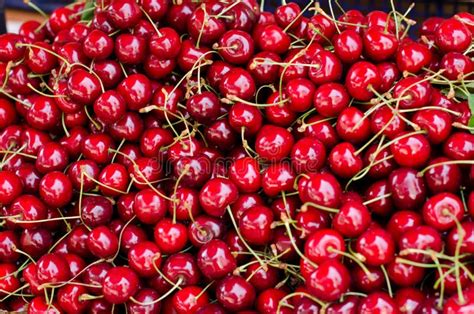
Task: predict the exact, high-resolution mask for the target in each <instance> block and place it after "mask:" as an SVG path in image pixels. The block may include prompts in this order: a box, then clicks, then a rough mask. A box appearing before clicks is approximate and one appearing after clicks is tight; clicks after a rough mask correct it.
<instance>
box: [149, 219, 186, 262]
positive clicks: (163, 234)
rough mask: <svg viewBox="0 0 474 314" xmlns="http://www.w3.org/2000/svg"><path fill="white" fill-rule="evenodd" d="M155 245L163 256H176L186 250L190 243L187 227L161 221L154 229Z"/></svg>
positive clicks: (169, 221) (168, 220)
mask: <svg viewBox="0 0 474 314" xmlns="http://www.w3.org/2000/svg"><path fill="white" fill-rule="evenodd" d="M154 239H155V243H156V244H157V245H158V248H159V249H160V251H161V252H163V254H174V253H177V252H179V251H181V250H182V249H184V248H185V246H186V244H187V242H188V235H187V229H186V226H185V225H183V224H180V223H173V221H172V220H171V219H166V218H164V219H161V220H160V221H159V222H158V223H157V224H156V225H155V229H154Z"/></svg>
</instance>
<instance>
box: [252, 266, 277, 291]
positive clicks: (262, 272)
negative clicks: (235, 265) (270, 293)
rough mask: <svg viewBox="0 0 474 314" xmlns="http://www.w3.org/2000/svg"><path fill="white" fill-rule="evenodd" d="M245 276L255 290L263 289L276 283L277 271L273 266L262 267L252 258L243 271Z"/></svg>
mask: <svg viewBox="0 0 474 314" xmlns="http://www.w3.org/2000/svg"><path fill="white" fill-rule="evenodd" d="M245 277H246V278H247V281H248V282H250V283H251V284H252V286H254V288H255V289H256V290H257V291H263V290H266V289H269V288H272V287H274V286H275V285H276V284H277V283H278V279H279V273H278V270H277V269H276V268H274V267H267V269H264V268H263V267H261V266H260V264H259V263H258V261H257V260H252V263H251V264H250V265H249V266H248V268H247V270H246V272H245Z"/></svg>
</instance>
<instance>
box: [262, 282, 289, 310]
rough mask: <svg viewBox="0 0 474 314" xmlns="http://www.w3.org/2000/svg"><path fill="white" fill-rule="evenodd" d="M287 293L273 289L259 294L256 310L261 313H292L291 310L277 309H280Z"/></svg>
mask: <svg viewBox="0 0 474 314" xmlns="http://www.w3.org/2000/svg"><path fill="white" fill-rule="evenodd" d="M285 296H286V292H285V291H283V290H280V289H276V288H272V289H267V290H265V291H263V292H262V293H260V294H259V296H258V297H257V300H256V308H257V310H258V312H259V313H265V314H269V313H277V312H280V313H287V312H288V313H291V312H292V311H291V310H288V311H285V308H282V309H280V311H277V309H278V308H279V307H280V306H279V304H280V302H281V301H282V299H283V298H285Z"/></svg>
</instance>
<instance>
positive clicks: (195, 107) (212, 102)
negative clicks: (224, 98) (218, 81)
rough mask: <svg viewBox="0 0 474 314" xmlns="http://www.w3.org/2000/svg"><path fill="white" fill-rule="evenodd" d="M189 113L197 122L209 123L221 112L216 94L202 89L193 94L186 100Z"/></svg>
mask: <svg viewBox="0 0 474 314" xmlns="http://www.w3.org/2000/svg"><path fill="white" fill-rule="evenodd" d="M186 108H187V110H188V113H189V115H190V116H191V117H192V118H193V119H194V120H196V121H197V122H199V123H203V124H209V123H210V122H214V121H215V120H217V118H218V117H219V115H220V113H221V105H220V102H219V99H218V98H217V96H216V94H214V93H212V92H208V91H203V92H202V93H200V94H196V95H193V96H192V97H190V98H189V99H188V101H187V102H186Z"/></svg>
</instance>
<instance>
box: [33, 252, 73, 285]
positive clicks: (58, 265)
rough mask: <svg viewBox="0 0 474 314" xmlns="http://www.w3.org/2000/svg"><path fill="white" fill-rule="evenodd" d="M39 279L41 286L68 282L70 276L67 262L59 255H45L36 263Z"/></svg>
mask: <svg viewBox="0 0 474 314" xmlns="http://www.w3.org/2000/svg"><path fill="white" fill-rule="evenodd" d="M36 267H37V271H36V274H37V277H38V281H39V282H40V283H41V284H45V283H48V284H54V283H58V282H63V281H67V280H68V279H69V276H70V272H69V267H68V265H67V263H66V261H65V260H64V259H63V258H62V257H61V256H59V255H58V254H51V253H49V254H46V255H43V256H42V257H41V258H40V259H39V260H38V262H37V263H36Z"/></svg>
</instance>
